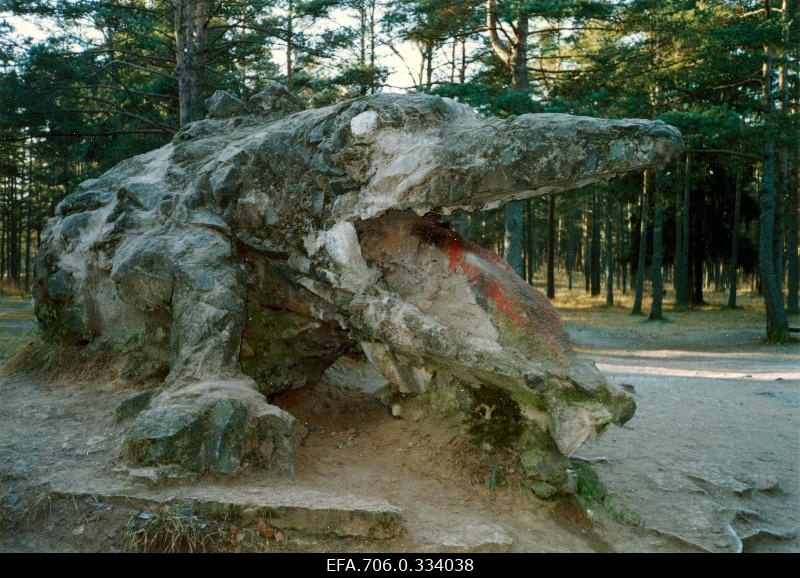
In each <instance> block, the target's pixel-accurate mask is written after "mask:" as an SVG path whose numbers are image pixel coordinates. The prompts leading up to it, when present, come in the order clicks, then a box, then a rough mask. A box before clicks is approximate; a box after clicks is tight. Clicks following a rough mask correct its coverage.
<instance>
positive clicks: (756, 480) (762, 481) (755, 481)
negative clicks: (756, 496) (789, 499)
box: [745, 474, 780, 492]
mask: <svg viewBox="0 0 800 578" xmlns="http://www.w3.org/2000/svg"><path fill="white" fill-rule="evenodd" d="M745 481H746V482H747V483H748V484H749V485H750V486H752V488H753V489H754V490H755V491H757V492H772V491H775V490H777V489H778V488H780V481H779V480H778V478H776V477H775V476H768V475H765V474H753V475H751V476H748V477H747V478H745Z"/></svg>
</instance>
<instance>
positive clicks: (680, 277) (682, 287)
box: [675, 153, 692, 311]
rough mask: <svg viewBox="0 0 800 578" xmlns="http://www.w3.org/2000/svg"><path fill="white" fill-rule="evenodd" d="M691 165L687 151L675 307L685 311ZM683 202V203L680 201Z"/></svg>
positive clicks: (678, 237) (687, 301) (686, 302)
mask: <svg viewBox="0 0 800 578" xmlns="http://www.w3.org/2000/svg"><path fill="white" fill-rule="evenodd" d="M691 166H692V158H691V155H690V154H689V153H686V157H685V163H684V168H683V203H682V205H683V208H682V210H681V215H680V216H681V226H680V227H679V226H678V222H677V221H678V218H677V216H676V225H675V237H676V239H678V240H676V243H675V245H676V251H678V250H679V251H678V252H677V253H676V255H675V308H676V309H677V310H678V311H684V310H686V309H688V308H689V235H690V206H691V180H690V179H691ZM679 204H681V203H679Z"/></svg>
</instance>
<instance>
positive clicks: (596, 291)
mask: <svg viewBox="0 0 800 578" xmlns="http://www.w3.org/2000/svg"><path fill="white" fill-rule="evenodd" d="M591 259H592V265H591V269H592V297H596V296H598V295H600V278H601V276H602V274H603V268H602V266H601V265H600V203H599V202H598V200H597V188H593V190H592V251H591Z"/></svg>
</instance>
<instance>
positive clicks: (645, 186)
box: [631, 170, 651, 315]
mask: <svg viewBox="0 0 800 578" xmlns="http://www.w3.org/2000/svg"><path fill="white" fill-rule="evenodd" d="M649 172H650V171H649V170H646V171H645V172H644V173H643V178H642V221H641V225H640V227H641V230H640V233H641V234H640V236H639V258H638V260H637V262H636V288H635V290H634V291H635V292H634V297H633V310H632V311H631V313H632V314H633V315H640V314H641V313H642V295H643V294H644V267H645V259H646V256H647V255H646V254H647V215H648V212H649V208H648V202H649V201H648V198H649V196H650V191H649V188H650V180H651V179H650V178H649Z"/></svg>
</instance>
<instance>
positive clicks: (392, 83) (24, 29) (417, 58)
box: [0, 12, 449, 92]
mask: <svg viewBox="0 0 800 578" xmlns="http://www.w3.org/2000/svg"><path fill="white" fill-rule="evenodd" d="M377 16H378V17H379V16H380V15H379V14H378V15H377ZM0 17H3V15H2V14H0ZM4 19H5V20H6V21H7V22H8V23H9V24H11V25H12V26H13V27H14V29H15V31H16V34H18V35H19V36H21V37H26V38H31V39H33V40H44V39H45V38H47V37H48V36H49V35H50V34H52V33H53V32H54V30H55V28H54V26H53V25H52V22H49V21H48V20H47V19H46V18H33V17H20V16H6V17H5V18H4ZM354 22H355V20H354V19H353V18H352V17H350V16H348V15H347V14H345V13H343V12H339V13H338V14H336V13H334V15H333V22H332V24H333V25H336V24H337V23H338V24H339V25H352V24H353V23H354ZM87 32H88V31H87ZM394 48H395V50H396V52H397V53H399V55H398V54H397V53H395V51H393V50H392V49H391V48H390V47H388V46H385V45H379V46H377V47H376V57H377V60H378V64H379V65H380V66H385V67H386V68H387V69H388V70H389V71H390V74H389V76H388V78H387V79H386V87H385V88H384V91H386V92H405V91H407V90H408V89H410V88H413V87H414V86H416V85H417V83H418V79H417V78H416V76H417V75H418V74H419V69H420V65H421V63H422V57H421V55H420V52H419V50H418V49H417V47H416V46H415V45H414V44H413V43H411V42H399V43H396V44H394ZM285 54H286V53H285V50H284V49H283V48H282V47H281V46H276V47H274V48H273V60H274V61H275V62H276V63H277V64H278V65H279V66H281V68H282V69H285V62H286V56H285ZM447 59H448V56H447V55H445V54H444V52H443V51H440V54H439V55H438V58H437V59H436V60H439V61H440V62H436V60H435V62H436V64H441V63H443V62H445V61H446V60H447ZM448 74H449V73H448Z"/></svg>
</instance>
